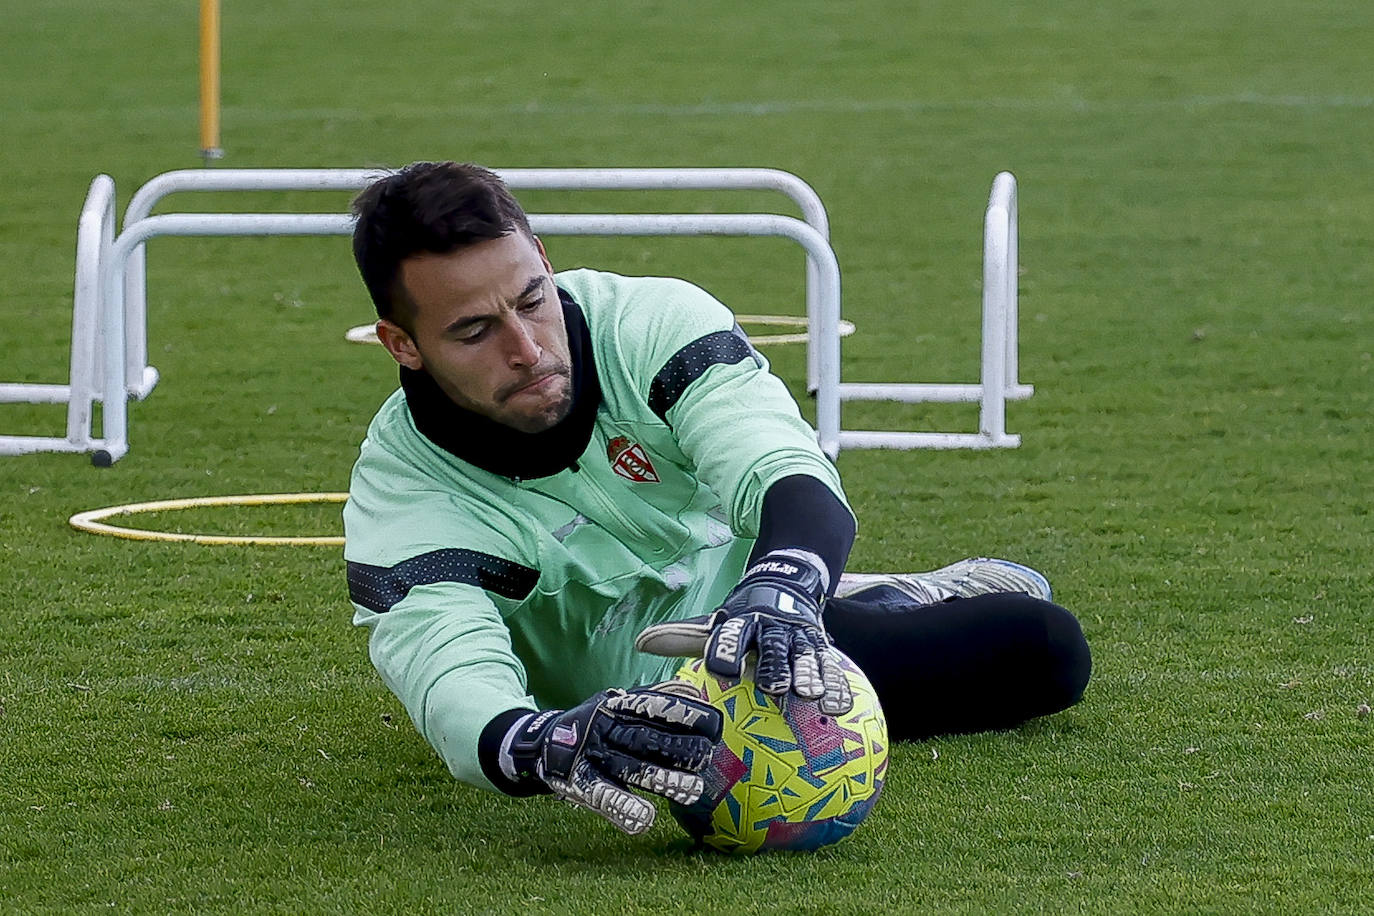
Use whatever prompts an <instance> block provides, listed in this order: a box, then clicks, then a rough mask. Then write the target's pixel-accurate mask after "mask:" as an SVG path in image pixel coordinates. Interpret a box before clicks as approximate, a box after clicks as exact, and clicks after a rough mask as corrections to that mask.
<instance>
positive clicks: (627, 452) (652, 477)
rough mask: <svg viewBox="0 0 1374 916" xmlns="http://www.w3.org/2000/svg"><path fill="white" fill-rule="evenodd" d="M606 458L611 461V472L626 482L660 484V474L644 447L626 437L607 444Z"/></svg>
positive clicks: (618, 437)
mask: <svg viewBox="0 0 1374 916" xmlns="http://www.w3.org/2000/svg"><path fill="white" fill-rule="evenodd" d="M606 457H607V458H609V459H610V462H611V470H613V471H615V472H616V473H617V474H619V475H620V476H621V477H624V478H625V479H626V480H633V481H634V482H635V483H658V472H657V471H655V470H654V465H653V462H652V461H650V460H649V456H648V455H647V454H646V453H645V451H644V446H642V445H640V444H639V443H638V442H631V441H630V440H629V439H626V438H625V437H624V436H616V437H615V438H614V439H612V440H611V441H610V442H607V443H606Z"/></svg>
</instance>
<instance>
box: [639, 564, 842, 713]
mask: <svg viewBox="0 0 1374 916" xmlns="http://www.w3.org/2000/svg"><path fill="white" fill-rule="evenodd" d="M823 568H824V566H823V564H822V563H821V562H820V559H819V558H818V557H816V556H815V555H814V554H811V553H809V552H807V551H801V550H773V551H770V552H768V553H766V554H764V555H763V557H762V558H760V560H759V561H758V562H757V563H755V564H754V565H753V566H751V567H750V568H749V570H748V571H747V572H745V574H744V578H743V579H741V580H740V583H739V585H737V586H735V588H734V590H733V591H731V592H730V594H729V595H727V596H726V598H725V602H724V603H723V604H722V605H721V606H720V608H718V609H717V610H716V611H715V612H714V613H712V614H710V615H708V616H706V617H699V618H693V619H691V620H681V621H671V622H668V623H662V624H656V625H654V626H651V627H647V628H645V629H644V630H643V631H642V632H641V633H640V634H639V637H638V639H636V640H635V648H637V649H639V650H640V651H642V652H651V653H654V654H656V655H669V656H673V655H701V656H702V657H704V658H705V660H706V670H708V671H710V672H711V673H713V674H716V675H719V676H721V677H730V678H735V679H738V678H740V677H741V676H742V675H743V674H744V671H745V655H746V654H747V653H749V652H751V651H752V652H754V653H755V654H756V658H757V660H756V664H755V671H754V683H755V684H757V685H758V688H759V689H760V690H762V691H763V692H764V693H767V694H772V695H774V696H779V695H782V694H786V693H788V692H789V691H790V692H792V693H795V694H796V695H797V696H799V697H802V698H804V699H808V700H819V701H820V708H821V711H822V712H824V713H827V714H829V715H843V714H844V713H846V712H849V710H850V709H852V708H853V707H854V697H853V694H852V692H851V690H850V688H849V681H848V679H846V678H845V675H844V671H843V670H842V669H841V667H840V662H839V659H838V657H837V654H836V652H835V650H834V649H833V648H832V647H831V645H830V641H829V639H828V638H827V637H826V635H825V627H824V625H823V624H822V623H821V601H822V600H823V599H824V597H825V592H826V585H827V583H826V580H825V573H824V572H823V571H822V570H823Z"/></svg>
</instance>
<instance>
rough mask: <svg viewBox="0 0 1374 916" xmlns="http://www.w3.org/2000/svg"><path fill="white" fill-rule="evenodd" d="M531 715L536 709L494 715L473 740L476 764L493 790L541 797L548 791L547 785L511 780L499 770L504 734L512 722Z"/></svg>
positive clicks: (509, 711) (528, 780)
mask: <svg viewBox="0 0 1374 916" xmlns="http://www.w3.org/2000/svg"><path fill="white" fill-rule="evenodd" d="M534 712H537V710H534V709H508V710H506V711H505V712H503V713H498V714H497V715H496V716H495V717H494V718H493V719H492V720H491V721H490V722H488V723H487V724H486V726H485V727H484V728H483V729H482V734H481V735H480V736H478V738H477V761H478V762H479V763H480V764H481V765H482V775H483V776H485V777H487V779H488V780H489V781H490V782H491V784H492V785H493V786H495V787H496V789H497V791H499V792H502V793H504V794H506V795H515V796H526V795H545V794H548V792H549V788H548V786H546V785H544V784H543V783H542V782H540V781H539V780H537V779H524V780H514V779H511V778H510V777H509V776H507V775H506V774H505V772H504V771H503V770H502V769H501V747H502V743H503V742H504V741H505V739H506V735H508V734H509V733H510V730H511V728H512V727H514V725H515V723H517V722H519V721H520V720H521V719H523V718H525V717H526V716H528V715H530V714H531V713H534Z"/></svg>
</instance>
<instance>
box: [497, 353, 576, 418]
mask: <svg viewBox="0 0 1374 916" xmlns="http://www.w3.org/2000/svg"><path fill="white" fill-rule="evenodd" d="M557 375H558V378H559V381H560V382H561V389H560V391H559V393H558V396H557V397H556V398H554V399H553V400H552V401H550V402H549V403H548V404H545V405H544V406H542V407H539V408H536V409H535V410H534V411H533V412H530V413H518V414H513V415H511V416H510V417H509V418H503V419H502V420H501V421H500V422H502V423H504V424H505V425H506V426H509V427H511V428H512V429H514V430H516V431H517V432H522V433H529V434H533V433H542V432H546V431H548V430H550V429H552V428H553V427H555V426H557V425H558V424H559V423H562V422H563V421H564V420H566V419H567V418H568V414H570V413H572V405H573V387H572V374H571V372H570V371H569V370H568V368H567V367H566V366H564V367H562V368H561V369H560V370H559V371H558V373H557Z"/></svg>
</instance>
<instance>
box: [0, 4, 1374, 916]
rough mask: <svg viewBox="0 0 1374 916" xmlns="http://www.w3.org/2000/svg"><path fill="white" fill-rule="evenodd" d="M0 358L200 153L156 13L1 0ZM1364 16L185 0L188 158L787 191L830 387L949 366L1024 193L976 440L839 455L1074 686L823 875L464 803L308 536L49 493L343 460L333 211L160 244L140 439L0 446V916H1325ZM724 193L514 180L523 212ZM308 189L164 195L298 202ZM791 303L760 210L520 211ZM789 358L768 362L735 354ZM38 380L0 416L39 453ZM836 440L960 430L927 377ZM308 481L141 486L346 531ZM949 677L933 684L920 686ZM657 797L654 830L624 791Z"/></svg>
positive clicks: (1358, 886)
mask: <svg viewBox="0 0 1374 916" xmlns="http://www.w3.org/2000/svg"><path fill="white" fill-rule="evenodd" d="M0 12H3V18H4V22H5V25H4V28H3V30H0V87H2V88H3V91H0V174H3V175H4V176H5V179H4V186H5V189H6V191H5V201H4V206H3V207H0V280H2V281H3V289H4V293H3V305H0V310H2V311H0V314H3V317H4V321H3V325H0V328H3V330H0V335H3V346H0V379H3V380H4V381H17V380H23V381H36V382H64V381H65V380H66V371H67V370H66V366H67V362H66V361H67V352H68V349H67V348H68V343H69V334H70V327H69V320H70V307H71V287H72V269H73V246H74V238H75V227H76V218H77V214H78V212H79V210H80V206H81V203H82V200H83V199H84V196H85V193H86V189H87V186H88V185H89V183H90V181H91V179H92V178H93V177H94V176H95V175H97V174H99V173H102V172H103V173H107V174H109V175H111V176H112V177H113V178H114V179H115V182H116V185H117V187H118V189H119V203H120V206H121V208H122V207H123V205H124V204H125V203H127V201H128V198H129V196H130V195H131V194H132V193H133V191H134V189H136V188H137V187H138V186H139V185H140V184H142V183H143V182H144V181H146V180H147V179H149V178H151V177H152V176H154V175H156V174H158V173H160V172H164V171H168V170H171V169H175V168H186V167H194V166H196V165H198V164H199V159H198V156H197V148H198V142H197V120H196V119H197V109H196V98H197V96H196V92H197V89H196V4H194V3H191V2H189V0H181V2H171V0H124V2H121V3H109V2H105V0H45V2H42V3H36V2H35V3H25V2H20V0H5V2H4V3H3V4H0ZM1371 87H1374V6H1371V5H1370V4H1369V3H1368V2H1366V0H1329V2H1315V3H1314V2H1298V0H1252V2H1240V0H1218V2H1215V3H1210V4H1204V3H1194V2H1187V3H1185V2H1181V0H1133V2H1129V3H1126V2H1123V3H1116V4H1100V3H1090V2H1086V0H1066V2H1060V3H1025V4H1008V3H994V2H990V0H964V2H957V3H956V2H950V0H938V2H919V3H917V2H913V3H899V2H891V0H888V2H884V0H873V2H866V0H864V2H858V3H848V4H839V3H822V2H815V0H797V2H792V3H787V4H781V3H772V2H762V3H755V4H741V3H727V2H721V0H702V2H699V3H695V4H678V3H667V2H658V0H643V2H637V3H610V2H600V0H589V2H585V3H580V4H564V3H551V2H545V0H514V2H510V3H505V4H487V5H476V4H454V3H450V2H437V0H411V2H408V3H405V4H400V5H398V8H397V9H394V10H391V11H384V6H383V5H380V4H376V3H364V2H360V0H335V2H332V3H323V2H319V0H278V2H275V3H268V2H265V0H225V10H224V101H225V109H224V116H223V124H224V136H223V145H224V147H225V148H226V150H227V157H226V158H225V160H224V163H223V164H224V165H226V166H237V167H251V166H341V167H343V166H347V167H357V166H373V165H399V164H403V163H406V162H409V161H412V160H416V159H422V158H458V159H469V160H475V161H479V162H484V163H487V164H490V165H494V166H499V167H514V166H660V165H681V166H698V165H705V166H709V165H719V166H737V165H738V166H770V167H776V168H782V169H787V170H789V171H792V172H795V173H796V174H798V175H800V176H802V177H803V178H805V179H806V180H807V181H809V182H810V183H811V184H812V185H813V186H814V187H815V188H816V189H817V190H818V191H819V193H820V195H821V197H822V199H823V200H824V201H825V202H826V204H827V206H828V209H829V212H830V217H831V220H832V225H833V238H834V246H835V249H836V251H837V253H838V256H839V259H840V263H841V266H842V268H843V269H844V277H845V281H844V282H845V313H846V316H847V317H849V318H850V319H852V320H853V321H854V322H855V323H856V324H857V325H858V332H857V333H856V334H855V335H854V336H853V337H851V338H848V339H847V341H846V343H845V377H846V378H847V379H849V380H854V381H863V380H872V381H886V380H915V381H971V380H972V379H973V377H974V376H975V375H976V371H977V364H976V359H977V357H976V352H977V326H976V316H977V308H978V304H977V303H978V291H979V257H980V254H979V247H980V241H981V235H980V233H981V211H982V207H983V205H984V202H985V201H986V196H987V192H988V186H989V184H990V182H991V179H992V176H993V175H994V174H995V173H996V172H997V171H998V170H1000V169H1003V168H1006V169H1010V170H1012V171H1014V172H1015V173H1016V174H1017V176H1018V178H1019V180H1020V186H1021V247H1022V267H1023V273H1022V277H1021V290H1022V300H1021V302H1022V347H1021V362H1022V373H1021V374H1022V378H1023V379H1024V380H1025V381H1028V382H1031V383H1033V384H1034V385H1035V386H1036V394H1035V396H1034V398H1032V399H1031V400H1030V401H1027V402H1024V403H1022V404H1018V405H1014V406H1013V407H1012V408H1011V411H1010V416H1009V428H1010V429H1011V430H1012V431H1013V432H1019V433H1020V434H1021V435H1022V436H1023V445H1022V447H1021V448H1020V449H1018V450H1014V451H1000V452H991V453H972V452H949V453H933V452H906V453H894V452H876V451H875V452H846V453H844V454H843V455H842V456H841V458H840V461H839V464H840V468H841V471H842V473H843V474H844V477H845V481H846V486H847V488H848V492H849V494H850V496H851V499H852V501H853V503H854V505H855V507H856V510H857V512H858V514H859V517H860V520H861V532H860V536H859V540H858V543H857V545H856V547H855V551H854V558H853V562H852V564H851V566H852V568H854V569H860V570H864V569H891V568H904V569H911V568H927V567H930V566H936V565H941V564H943V563H945V562H948V561H950V560H952V559H955V558H958V557H961V556H965V555H972V554H979V553H990V554H994V555H1005V556H1010V557H1014V558H1017V559H1021V560H1025V561H1027V562H1030V563H1033V564H1034V565H1036V566H1038V567H1039V568H1041V569H1043V570H1044V571H1045V572H1046V573H1047V574H1048V575H1049V576H1050V578H1051V580H1052V581H1053V582H1054V583H1055V586H1056V595H1057V597H1058V599H1059V600H1060V601H1061V602H1062V603H1064V604H1065V605H1066V606H1068V607H1069V608H1071V609H1073V610H1074V611H1075V612H1076V613H1078V614H1079V615H1080V617H1081V619H1082V621H1083V624H1084V629H1085V632H1086V633H1087V636H1088V639H1089V641H1090V642H1091V644H1092V646H1093V649H1094V653H1095V665H1096V668H1095V675H1094V679H1093V682H1092V684H1091V685H1090V687H1089V691H1088V694H1087V697H1086V699H1085V701H1084V702H1083V703H1082V704H1081V705H1080V706H1078V707H1076V708H1074V709H1072V710H1070V711H1068V712H1065V713H1063V714H1060V715H1057V716H1054V717H1051V718H1049V719H1047V720H1044V721H1040V722H1037V723H1034V724H1032V725H1029V726H1027V727H1024V728H1022V729H1019V730H1017V731H1015V732H1011V733H1005V734H990V735H979V736H971V737H959V738H946V739H940V740H936V741H931V742H929V743H924V744H914V745H903V746H899V747H898V748H897V749H896V750H895V755H894V759H893V763H892V767H891V770H890V778H889V782H888V787H887V790H886V793H885V795H884V798H883V801H882V803H881V804H880V805H879V807H878V809H877V811H876V813H875V814H874V816H873V817H872V819H871V820H870V821H869V823H868V824H866V825H865V826H864V828H863V829H861V830H860V831H858V832H857V833H856V834H855V835H854V837H853V838H852V839H850V840H849V841H847V842H845V843H844V844H842V845H840V846H838V847H835V848H834V849H831V850H828V851H825V852H822V853H820V854H816V855H801V856H787V855H781V856H774V857H761V858H757V859H752V860H745V861H733V860H725V859H722V858H719V857H715V856H712V855H705V854H701V853H697V852H693V851H691V850H690V848H689V847H688V845H687V843H686V841H685V839H684V838H682V837H680V836H679V832H678V830H677V828H676V826H675V825H674V824H673V823H672V821H671V819H670V818H667V817H666V816H665V817H663V818H661V820H660V823H659V824H658V825H657V826H655V828H654V829H653V830H652V831H651V832H650V833H649V834H648V835H647V836H644V837H640V838H628V837H623V836H621V835H619V834H618V833H617V832H615V831H614V830H612V829H610V828H609V827H606V826H604V825H602V824H600V823H593V822H592V819H591V818H589V816H588V815H585V814H584V813H582V812H578V811H575V810H573V809H571V808H568V807H566V806H562V805H557V804H554V803H541V802H539V801H533V802H529V801H527V802H512V801H508V800H505V799H502V798H499V797H495V796H490V795H487V794H484V793H480V792H477V791H475V790H470V789H467V788H464V787H462V786H460V785H458V784H456V783H455V782H454V781H453V780H452V779H451V778H449V777H448V775H447V773H446V772H445V771H444V770H443V768H442V766H441V764H440V763H439V761H438V758H437V757H436V756H435V755H433V754H432V752H431V751H430V750H429V749H428V747H427V746H426V745H425V744H424V742H423V741H422V740H421V739H420V738H419V737H418V736H417V735H416V733H415V731H414V729H413V728H412V727H411V725H410V723H409V721H408V720H407V719H406V717H405V714H404V712H403V711H402V709H401V708H400V706H399V705H398V703H397V702H396V701H395V700H394V699H393V698H392V697H391V696H390V694H388V693H387V691H386V689H385V688H384V686H383V685H382V683H381V682H380V680H379V679H378V677H377V676H376V674H375V673H374V672H373V670H372V669H371V667H370V664H369V663H368V661H367V658H366V654H365V647H364V637H363V633H362V632H361V631H356V630H354V629H353V628H352V627H351V626H350V623H349V617H350V609H349V606H348V602H347V596H346V592H345V588H344V582H343V575H342V562H341V558H340V553H339V551H338V549H336V548H308V547H295V548H268V547H259V548H246V547H239V548H233V547H205V546H195V545H178V544H156V543H143V542H134V541H125V540H116V539H112V538H103V537H96V536H93V535H89V534H84V533H79V532H75V531H73V530H71V529H70V528H69V527H68V526H67V524H66V519H67V518H68V516H70V515H71V514H72V513H74V512H78V511H81V510H85V509H92V508H96V507H101V506H109V505H115V504H121V503H129V502H139V501H144V500H152V499H164V498H172V497H182V496H207V495H221V494H241V493H264V492H315V491H333V490H342V489H345V488H346V486H347V475H348V471H349V467H350V465H351V462H352V460H353V457H354V455H355V454H356V448H357V443H358V441H359V440H360V438H361V436H362V434H363V430H364V428H365V425H366V423H367V421H368V419H369V418H370V416H371V414H372V412H373V410H374V409H375V407H376V406H377V404H378V403H380V401H381V400H382V399H383V398H384V397H385V396H386V395H387V394H388V393H389V392H390V391H391V390H392V388H393V387H394V385H395V375H394V370H393V367H392V366H391V365H390V364H389V362H388V361H387V359H386V357H385V355H384V354H383V353H382V352H381V351H380V350H377V349H366V348H362V347H359V346H357V345H353V344H348V343H346V342H344V340H343V332H344V330H345V329H346V328H347V327H349V326H351V325H354V324H358V323H361V322H364V321H366V320H368V317H369V305H368V302H367V300H366V298H365V295H364V292H363V289H362V286H361V284H360V283H359V282H358V280H357V278H356V274H355V272H354V270H353V267H352V263H351V259H350V257H349V253H348V250H347V245H346V244H345V243H344V241H343V240H342V239H277V240H264V239H258V240H224V239H203V240H158V241H156V242H155V243H153V245H152V246H150V252H149V272H150V273H149V287H150V291H149V308H150V316H149V324H150V342H149V350H150V354H151V361H152V363H153V364H154V365H155V366H157V367H158V369H159V370H160V371H161V373H162V382H161V384H160V385H159V386H158V388H157V389H156V391H155V392H154V393H153V394H152V395H151V397H150V398H148V399H147V400H146V401H144V402H139V403H135V404H133V405H132V407H131V434H132V435H131V438H132V449H131V451H130V453H129V455H128V456H127V457H126V458H125V459H124V460H123V461H121V462H120V463H118V464H117V465H116V466H115V467H113V468H111V469H107V470H98V469H95V468H93V467H91V466H90V464H89V462H88V461H87V460H86V459H85V458H82V457H80V456H71V455H66V456H63V455H36V456H26V457H20V458H15V457H10V458H0V538H3V545H4V561H3V563H0V595H2V596H3V598H0V610H2V611H3V614H4V620H5V630H4V635H5V638H4V639H3V640H2V641H0V772H3V774H4V778H3V779H0V912H3V913H6V914H9V913H14V914H28V913H67V912H96V911H99V912H138V913H207V912H223V913H247V912H280V913H362V912H369V913H457V912H474V913H476V912H501V913H508V912H517V913H563V912H575V913H598V914H612V913H663V912H684V913H738V912H750V911H754V910H758V909H770V910H777V911H780V912H799V913H854V914H858V913H876V912H935V911H938V912H968V913H982V912H1039V911H1046V912H1079V911H1081V912H1104V913H1125V912H1132V913H1137V912H1138V913H1176V912H1212V913H1233V912H1287V913H1316V912H1360V911H1365V912H1367V911H1368V908H1369V906H1370V904H1369V901H1370V899H1371V897H1372V896H1374V878H1371V873H1372V872H1374V791H1372V790H1374V765H1371V749H1372V748H1374V717H1370V716H1367V715H1362V714H1361V711H1360V708H1361V706H1362V704H1369V703H1371V702H1374V640H1371V636H1370V626H1369V620H1370V609H1371V607H1374V584H1371V577H1370V574H1369V573H1370V561H1369V558H1370V556H1371V555H1374V530H1372V529H1374V516H1371V514H1370V513H1371V502H1372V501H1374V500H1372V499H1371V495H1370V494H1371V490H1370V483H1369V480H1370V477H1371V476H1372V475H1371V471H1374V462H1372V461H1371V458H1370V454H1371V451H1370V447H1371V438H1370V418H1371V414H1372V413H1374V395H1372V394H1371V391H1372V390H1374V371H1371V365H1374V360H1371V351H1374V308H1371V295H1370V290H1371V288H1374V257H1372V255H1374V94H1372V93H1374V88H1371ZM665 200H667V201H669V202H675V205H676V206H678V207H688V208H691V209H697V208H700V209H710V208H712V207H726V208H739V207H746V208H747V207H749V206H751V205H752V203H753V201H752V199H751V198H750V197H749V195H745V196H744V198H743V201H742V202H740V203H736V202H735V199H734V198H732V197H724V196H713V195H702V196H701V197H699V198H698V197H693V198H691V201H690V203H683V200H684V199H683V198H666V199H665V198H664V197H662V196H656V195H647V196H645V197H643V198H641V197H632V196H620V195H614V194H592V195H588V196H586V197H576V196H574V195H558V194H552V193H546V194H541V195H529V197H528V199H527V204H529V205H530V207H531V209H535V210H550V209H573V208H581V209H587V210H604V209H608V208H612V207H613V208H616V209H633V208H638V207H640V206H643V207H646V208H648V207H661V206H662V205H663V204H664V203H665ZM345 203H346V196H345V195H328V194H326V195H320V196H317V197H312V196H309V195H304V194H283V195H276V196H273V195H267V196H249V195H237V196H236V195H224V196H210V195H205V196H202V197H200V198H197V197H196V196H195V195H190V196H186V197H183V198H181V203H180V204H179V207H182V208H186V209H192V208H196V207H205V208H212V207H214V208H221V207H222V208H227V209H245V208H248V207H250V206H251V207H255V208H270V209H283V210H297V209H306V208H308V209H319V210H324V211H330V212H333V211H337V210H340V209H342V208H343V206H344V205H345ZM549 244H550V254H551V256H552V258H553V260H554V261H555V265H556V266H559V267H568V266H575V265H577V264H591V265H596V266H601V267H606V268H609V269H616V270H621V271H623V272H628V273H671V274H678V275H682V276H687V277H689V278H691V279H694V280H696V281H697V282H699V283H701V284H702V285H704V286H706V287H707V288H708V289H711V290H712V291H713V292H716V293H717V294H718V295H720V296H721V297H722V298H723V299H725V301H727V302H729V303H731V304H732V305H733V306H734V307H735V308H736V309H737V310H738V311H740V312H745V313H758V312H764V313H778V314H796V313H797V312H798V310H799V308H800V293H801V283H800V259H799V256H798V255H797V254H796V252H795V251H794V249H793V248H791V247H789V246H788V245H787V244H785V243H781V242H773V241H726V240H710V241H708V240H682V241H676V242H671V243H670V242H666V241H655V240H632V241H577V242H574V241H571V240H567V239H551V240H549ZM773 358H774V360H775V367H776V369H777V370H778V372H779V373H780V374H781V375H782V376H783V377H784V378H785V379H786V380H787V381H788V382H789V384H792V385H794V386H799V384H800V381H801V379H800V373H801V366H802V362H801V353H800V350H799V349H797V348H793V349H786V348H783V349H777V350H775V351H773ZM63 424H64V421H63V414H62V412H61V410H60V409H58V408H55V407H52V406H36V407H35V406H19V405H0V431H3V432H6V433H11V432H12V433H23V434H34V435H59V434H61V431H62V429H63ZM845 424H846V426H850V427H860V426H870V427H871V426H891V427H893V428H902V427H906V428H938V427H954V428H959V429H968V430H972V429H973V428H975V425H976V414H975V413H974V412H973V411H972V410H970V409H968V408H965V407H942V408H934V407H932V408H921V407H906V408H898V407H893V406H883V405H868V406H851V407H848V408H846V414H845ZM337 511H338V510H337V507H335V506H319V507H299V508H293V509H280V510H271V509H262V510H225V511H219V512H217V511H210V510H206V511H204V512H200V513H184V514H171V513H166V514H164V515H162V516H157V517H152V516H149V517H145V518H143V519H142V520H140V521H139V523H140V524H146V525H151V526H164V527H176V528H179V529H180V530H188V531H210V532H214V531H220V532H230V531H242V532H257V533H265V534H335V533H338V532H339V531H340V524H339V521H338V516H337ZM931 701H932V702H938V698H932V699H931ZM664 813H665V815H666V811H665V812H664Z"/></svg>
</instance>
